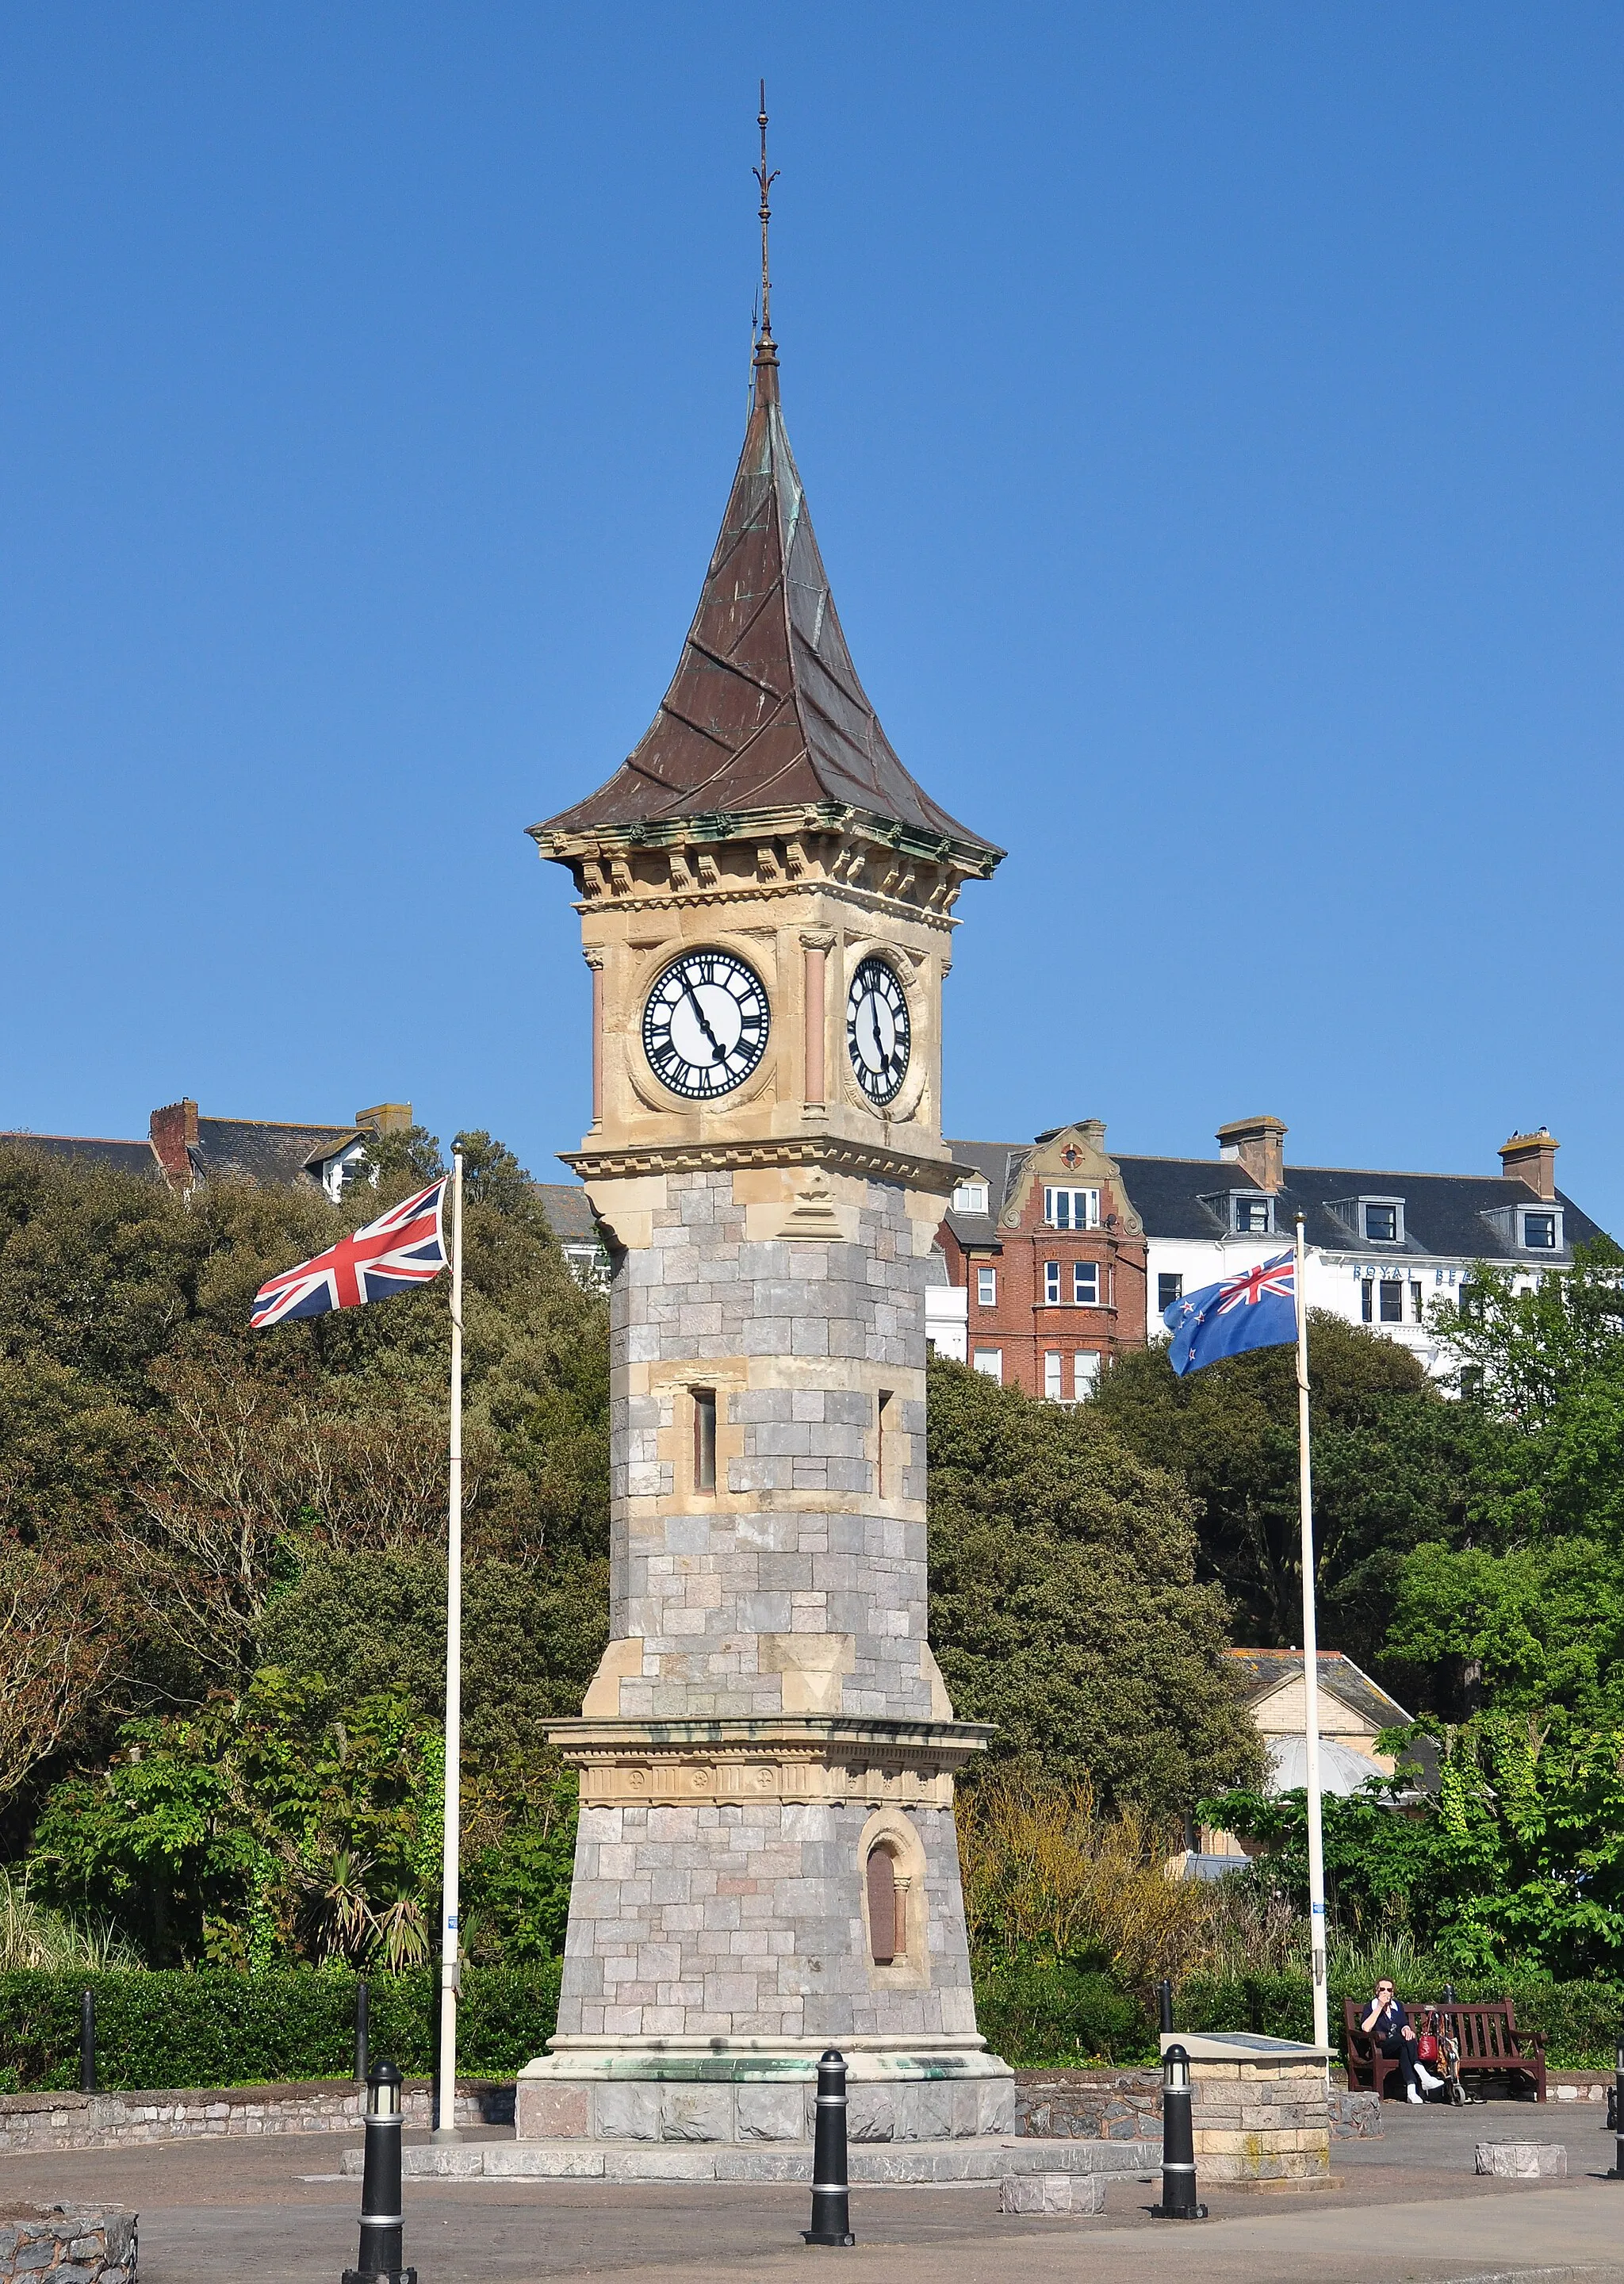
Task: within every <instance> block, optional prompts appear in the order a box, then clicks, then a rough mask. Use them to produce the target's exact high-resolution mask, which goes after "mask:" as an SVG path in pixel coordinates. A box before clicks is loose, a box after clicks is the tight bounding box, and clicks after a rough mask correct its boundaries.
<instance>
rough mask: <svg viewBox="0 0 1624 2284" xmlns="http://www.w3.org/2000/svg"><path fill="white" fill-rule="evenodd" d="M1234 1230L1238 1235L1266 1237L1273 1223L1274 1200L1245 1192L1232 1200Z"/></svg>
mask: <svg viewBox="0 0 1624 2284" xmlns="http://www.w3.org/2000/svg"><path fill="white" fill-rule="evenodd" d="M1232 1203H1233V1205H1234V1208H1235V1230H1236V1234H1237V1235H1238V1236H1240V1237H1267V1236H1268V1234H1269V1232H1270V1231H1271V1230H1272V1229H1273V1227H1274V1225H1275V1201H1274V1200H1273V1199H1272V1198H1260V1197H1256V1196H1253V1194H1251V1193H1245V1194H1244V1195H1242V1196H1238V1197H1237V1198H1235V1199H1234V1200H1233V1201H1232Z"/></svg>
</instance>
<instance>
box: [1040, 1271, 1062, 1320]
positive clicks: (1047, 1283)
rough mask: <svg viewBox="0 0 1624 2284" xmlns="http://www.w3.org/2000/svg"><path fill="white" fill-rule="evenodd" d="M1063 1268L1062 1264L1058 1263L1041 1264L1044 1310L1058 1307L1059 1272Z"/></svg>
mask: <svg viewBox="0 0 1624 2284" xmlns="http://www.w3.org/2000/svg"><path fill="white" fill-rule="evenodd" d="M1063 1266H1064V1263H1061V1262H1058V1261H1046V1262H1045V1263H1043V1306H1044V1307H1045V1308H1046V1309H1058V1307H1059V1306H1060V1282H1061V1279H1060V1271H1061V1269H1062V1267H1063Z"/></svg>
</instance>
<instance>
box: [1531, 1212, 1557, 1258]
mask: <svg viewBox="0 0 1624 2284" xmlns="http://www.w3.org/2000/svg"><path fill="white" fill-rule="evenodd" d="M1523 1243H1524V1245H1525V1246H1526V1247H1527V1248H1528V1250H1529V1251H1530V1252H1531V1253H1554V1252H1555V1251H1556V1249H1557V1217H1556V1216H1555V1214H1553V1213H1526V1214H1525V1215H1524V1216H1523Z"/></svg>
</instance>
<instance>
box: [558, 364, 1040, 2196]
mask: <svg viewBox="0 0 1624 2284" xmlns="http://www.w3.org/2000/svg"><path fill="white" fill-rule="evenodd" d="M532 831H533V833H534V835H535V841H536V842H537V844H538V846H539V848H540V850H541V853H542V855H543V856H545V857H548V858H550V859H551V860H553V861H554V862H556V863H558V864H563V865H566V866H567V868H568V869H569V871H570V872H571V874H572V876H573V878H574V883H575V888H576V894H577V896H578V899H579V902H578V903H577V906H576V909H577V910H578V911H579V912H580V914H581V919H582V935H583V939H584V949H585V955H586V961H587V965H588V966H589V969H590V971H591V980H592V1039H593V1066H592V1125H591V1130H590V1131H589V1133H588V1134H587V1136H586V1138H585V1139H584V1140H583V1141H582V1146H581V1148H580V1150H579V1151H578V1152H577V1153H575V1154H574V1155H573V1156H572V1157H571V1158H570V1161H569V1162H570V1163H571V1164H572V1165H574V1167H575V1168H576V1169H577V1170H578V1171H579V1173H580V1174H581V1176H582V1179H583V1180H584V1181H585V1183H586V1185H587V1188H588V1190H589V1193H590V1196H591V1199H592V1202H593V1205H594V1207H595V1208H596V1209H597V1213H598V1214H599V1216H601V1218H602V1220H603V1221H604V1223H605V1225H606V1227H607V1229H608V1231H609V1232H610V1236H611V1240H612V1246H613V1297H612V1311H613V1585H612V1597H613V1599H612V1612H611V1626H610V1632H611V1637H612V1639H611V1640H610V1643H609V1647H608V1649H607V1651H606V1652H605V1656H604V1660H603V1662H602V1664H601V1665H600V1667H599V1668H598V1670H597V1676H596V1678H595V1679H594V1680H593V1682H592V1685H591V1686H590V1688H589V1690H588V1692H587V1696H586V1701H585V1703H584V1704H583V1706H582V1714H581V1717H580V1719H579V1720H572V1721H567V1722H563V1723H560V1724H559V1725H558V1726H557V1727H556V1728H555V1730H554V1731H553V1736H554V1739H555V1741H556V1742H558V1744H559V1745H560V1746H561V1748H563V1751H564V1754H565V1756H566V1759H567V1760H569V1761H570V1762H571V1763H572V1764H574V1766H576V1767H577V1768H578V1769H579V1771H580V1772H581V1800H582V1812H581V1827H580V1842H579V1847H578V1851H577V1855H576V1858H575V1873H574V1889H573V1892H572V1896H571V1901H570V1917H569V1934H568V1940H567V1946H566V1959H565V1967H564V1984H563V1998H562V2002H561V2006H560V2009H559V2017H558V2037H557V2038H555V2039H554V2040H553V2041H552V2042H551V2045H550V2051H549V2053H548V2054H547V2055H546V2056H545V2057H543V2059H541V2060H539V2061H536V2062H535V2063H533V2064H532V2065H531V2066H530V2068H529V2069H528V2070H527V2071H526V2073H525V2074H524V2077H523V2078H522V2080H521V2083H520V2093H519V2138H520V2139H521V2141H523V2140H528V2141H535V2140H543V2139H544V2140H574V2141H579V2140H582V2139H589V2140H597V2141H600V2142H604V2141H607V2142H611V2143H614V2142H619V2143H621V2144H624V2143H627V2142H636V2143H638V2144H645V2143H646V2142H648V2141H649V2140H651V2139H667V2140H683V2141H686V2142H694V2141H714V2142H727V2143H731V2144H733V2145H735V2147H736V2149H737V2150H738V2160H739V2162H740V2163H742V2161H743V2156H744V2152H743V2150H742V2149H738V2145H740V2144H744V2145H747V2146H748V2147H751V2148H753V2149H754V2150H755V2151H756V2152H757V2153H758V2154H759V2155H764V2145H768V2144H771V2143H775V2142H779V2143H794V2144H799V2143H800V2142H802V2141H804V2140H805V2139H807V2137H808V2131H809V2127H808V2120H809V2116H810V2111H809V2109H808V2100H809V2097H810V2093H811V2091H812V2079H813V2075H814V2067H813V2066H814V2063H815V2061H816V2055H817V2054H818V2053H819V2052H820V2051H821V2049H822V2048H824V2046H826V2045H829V2044H831V2043H834V2044H837V2045H839V2046H840V2047H841V2048H842V2049H843V2051H844V2052H845V2053H846V2055H847V2061H848V2063H849V2065H850V2068H851V2073H852V2096H853V2109H852V2126H853V2131H854V2134H855V2136H856V2137H858V2138H859V2139H861V2138H863V2137H864V2136H865V2135H866V2136H867V2137H869V2138H871V2139H886V2140H889V2139H897V2140H899V2141H904V2140H906V2141H916V2142H917V2141H925V2142H929V2141H932V2140H935V2141H937V2142H938V2143H940V2141H941V2139H944V2138H946V2139H951V2138H953V2137H973V2136H977V2135H981V2136H985V2135H987V2134H988V2133H994V2132H996V2131H1000V2130H1002V2129H1003V2128H1004V2127H1006V2126H1007V2124H1008V2121H1009V2116H1010V2114H1011V2108H1012V2086H1011V2078H1010V2076H1009V2072H1008V2070H1007V2069H1006V2067H1005V2065H1004V2064H1003V2063H1002V2062H1001V2061H997V2060H996V2059H995V2057H993V2056H991V2055H989V2054H988V2053H987V2052H986V2050H985V2047H984V2045H983V2042H982V2041H981V2039H980V2038H979V2037H978V2036H977V2035H976V2027H975V2013H974V2006H973V2003H972V1997H971V1989H970V1967H969V1959H968V1955H967V1952H966V1946H965V1939H964V1901H963V1897H962V1895H961V1893H960V1888H959V1873H958V1857H957V1850H956V1838H955V1832H954V1822H953V1779H954V1775H955V1772H956V1771H957V1770H959V1769H960V1768H961V1767H962V1766H963V1765H964V1762H965V1760H966V1759H967V1758H968V1756H970V1755H971V1754H972V1753H973V1752H976V1751H978V1750H980V1748H981V1747H982V1745H983V1744H984V1742H985V1740H986V1738H987V1736H988V1731H987V1730H986V1729H984V1728H980V1727H977V1726H976V1725H973V1724H971V1723H966V1722H960V1721H956V1720H955V1718H954V1716H953V1709H952V1707H951V1705H950V1704H949V1701H948V1694H947V1691H946V1689H945V1688H944V1687H943V1685H942V1680H941V1675H940V1673H939V1672H938V1670H937V1667H936V1662H935V1660H934V1658H933V1656H932V1654H931V1650H930V1645H929V1641H928V1639H927V1635H926V1585H925V1305H924V1301H925V1270H926V1263H927V1257H928V1255H929V1253H930V1249H931V1246H932V1242H933V1236H934V1233H935V1231H936V1229H937V1227H938V1224H939V1223H940V1221H941V1212H942V1201H943V1195H944V1193H945V1192H946V1191H947V1190H948V1189H949V1186H950V1183H951V1168H950V1164H949V1154H948V1152H947V1150H946V1148H945V1147H944V1146H943V1143H942V1140H941V997H942V983H943V979H944V978H945V976H946V974H947V972H948V966H949V950H950V939H951V933H952V930H953V927H955V925H956V922H955V920H954V918H953V909H954V905H955V903H956V900H957V897H958V894H959V890H960V888H961V887H962V885H963V883H964V881H965V880H967V879H968V880H981V879H985V878H987V877H988V875H989V874H990V873H991V872H992V871H993V868H994V866H995V864H997V862H998V859H999V856H1000V855H1001V853H1002V852H1001V851H1000V850H999V849H996V848H995V847H993V846H992V845H991V844H990V843H989V842H988V841H985V840H983V839H981V838H980V836H979V835H978V834H976V833H972V832H971V831H969V830H968V829H967V828H966V827H965V826H964V825H959V824H957V823H956V821H955V820H954V819H953V818H952V817H949V816H948V815H946V813H945V812H944V811H943V810H941V809H939V808H938V807H937V805H936V803H935V802H933V800H932V799H931V798H930V796H929V795H928V794H926V793H925V792H924V790H923V789H922V788H921V787H920V786H918V785H917V784H916V783H915V781H914V779H913V778H911V777H910V775H909V774H908V772H907V770H905V769H904V768H903V767H902V763H901V762H900V761H899V760H898V759H897V757H896V755H895V754H894V752H893V751H892V749H891V747H890V745H889V744H888V743H887V741H886V736H885V733H884V731H882V730H881V728H880V726H879V723H878V720H877V719H876V717H875V715H874V710H873V708H872V707H871V705H870V703H869V701H868V699H867V697H866V696H865V695H864V693H863V685H862V684H861V683H860V682H859V680H858V678H857V674H856V669H855V667H854V666H853V664H852V661H851V656H850V653H849V652H848V651H847V646H846V638H845V637H844V635H843V634H842V632H841V630H840V622H839V617H838V616H837V614H836V612H835V607H834V602H833V598H832V596H831V594H830V591H829V583H828V580H827V578H826V577H825V575H824V566H823V561H822V559H821V557H820V555H819V553H818V547H817V542H816V539H815V538H814V536H813V532H812V525H811V520H810V518H809V517H808V512H807V503H806V497H805V495H804V493H803V492H802V489H801V485H800V476H799V475H798V474H797V473H796V469H795V463H794V460H793V458H792V456H791V453H790V447H789V441H788V438H787V436H786V435H785V427H784V421H783V417H782V414H781V411H780V409H779V400H778V362H777V349H776V348H775V347H774V344H773V340H772V335H771V331H770V325H763V329H762V338H761V343H760V346H759V348H758V349H757V351H756V356H755V376H754V394H753V408H752V411H751V415H750V421H749V426H748V429H747V431H746V437H745V446H744V451H743V455H742V457H741V458H740V460H739V465H738V474H737V475H736V477H735V478H734V481H733V489H732V493H731V496H730V498H729V501H728V505H727V512H726V514H725V516H724V518H723V520H722V534H721V536H720V538H719V539H718V541H717V543H716V548H715V552H714V555H713V557H712V559H711V564H710V568H709V571H708V572H707V575H706V580H705V585H704V590H703V592H702V593H701V595H700V598H699V608H698V610H697V611H696V613H695V614H694V619H693V623H692V625H691V628H690V630H689V632H688V638H687V641H686V643H685V644H684V645H683V655H682V659H681V661H680V663H679V664H678V667H677V669H676V673H675V677H674V678H673V680H672V683H671V686H670V688H669V690H668V692H667V693H666V696H665V699H664V700H663V702H662V703H661V705H660V710H659V712H658V714H657V715H656V716H655V718H654V721H653V724H652V727H651V728H650V729H649V731H647V733H646V734H645V736H644V739H642V741H641V743H640V744H639V745H638V746H637V747H636V751H635V752H634V753H633V754H632V755H630V757H629V760H628V761H627V762H626V763H624V764H623V765H622V767H621V769H619V770H617V771H616V772H615V774H614V775H613V777H612V778H610V779H609V781H608V783H607V784H606V785H604V786H601V787H600V788H599V789H598V791H597V793H595V794H590V795H589V797H588V798H587V799H586V800H584V801H582V802H578V803H577V804H576V805H575V807H574V808H573V809H568V810H565V811H564V812H563V813H562V814H561V815H560V816H558V817H552V818H550V820H549V821H548V822H547V823H546V824H543V825H535V826H534V827H533V828H532Z"/></svg>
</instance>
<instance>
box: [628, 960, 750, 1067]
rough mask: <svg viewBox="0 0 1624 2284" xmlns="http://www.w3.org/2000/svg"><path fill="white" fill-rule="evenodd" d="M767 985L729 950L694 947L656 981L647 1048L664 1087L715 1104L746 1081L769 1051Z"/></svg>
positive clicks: (646, 1015)
mask: <svg viewBox="0 0 1624 2284" xmlns="http://www.w3.org/2000/svg"><path fill="white" fill-rule="evenodd" d="M769 1026H770V1017H769V1010H768V1005H767V989H766V986H765V985H764V984H763V983H762V982H761V977H760V976H759V975H758V974H756V973H755V970H754V969H753V967H751V966H749V965H748V964H747V963H746V961H744V960H742V959H739V958H736V957H735V955H734V954H733V953H732V952H730V951H688V952H683V955H682V956H681V958H677V959H674V960H673V961H672V962H671V964H670V966H668V967H666V968H663V969H662V970H661V971H660V974H659V975H658V976H657V977H656V978H655V981H654V984H653V987H652V989H651V990H650V992H649V995H648V998H647V1000H646V1001H645V1003H644V1010H643V1052H644V1054H645V1055H646V1056H647V1058H648V1064H649V1068H650V1069H651V1070H652V1072H653V1074H654V1076H655V1077H656V1078H657V1079H659V1081H660V1084H661V1085H662V1086H666V1087H669V1089H670V1090H671V1091H672V1093H673V1094H680V1095H683V1096H686V1097H687V1098H688V1099H689V1100H691V1101H699V1102H706V1101H714V1099H716V1097H717V1096H719V1095H724V1094H730V1093H732V1091H733V1090H734V1088H735V1087H738V1086H742V1085H743V1084H744V1083H745V1081H746V1079H747V1078H748V1077H749V1076H750V1075H751V1073H752V1072H753V1070H754V1069H755V1068H757V1066H758V1065H759V1064H760V1062H761V1057H762V1056H763V1055H764V1054H765V1052H767V1038H768V1032H769Z"/></svg>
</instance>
